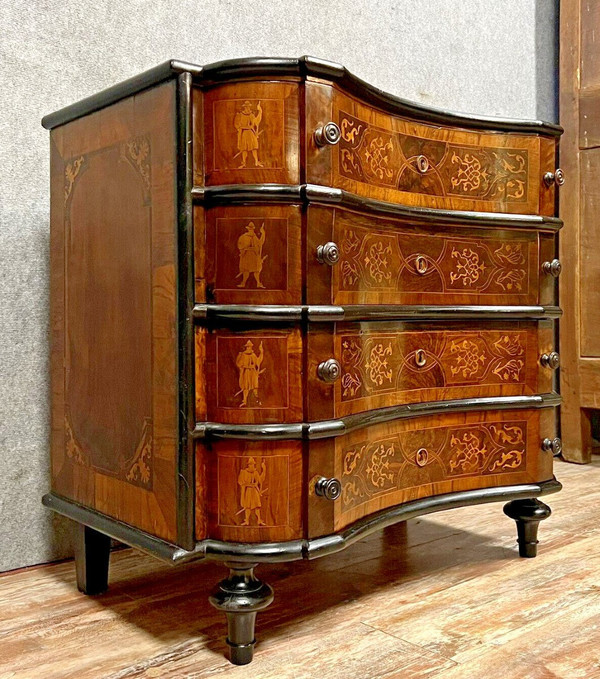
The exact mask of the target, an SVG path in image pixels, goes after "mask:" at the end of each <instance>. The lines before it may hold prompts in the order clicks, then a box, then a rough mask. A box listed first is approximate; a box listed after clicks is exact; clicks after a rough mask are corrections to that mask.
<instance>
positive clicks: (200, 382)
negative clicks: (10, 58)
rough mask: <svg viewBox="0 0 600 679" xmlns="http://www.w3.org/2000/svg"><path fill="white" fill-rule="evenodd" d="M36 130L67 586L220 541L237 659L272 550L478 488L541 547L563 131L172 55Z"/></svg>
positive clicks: (318, 73) (302, 545)
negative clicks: (45, 221)
mask: <svg viewBox="0 0 600 679" xmlns="http://www.w3.org/2000/svg"><path fill="white" fill-rule="evenodd" d="M44 124H45V126H46V127H48V128H50V129H51V130H52V132H51V189H52V214H51V225H52V236H51V238H52V241H51V255H52V263H51V264H52V290H51V307H52V492H51V493H50V494H49V495H48V496H46V497H45V498H44V501H45V503H46V504H47V505H48V506H50V507H52V508H54V509H55V510H56V511H59V512H61V513H63V514H66V515H67V516H71V517H72V518H74V519H76V520H77V521H78V522H79V523H80V525H81V526H82V528H81V530H80V539H79V543H78V544H79V547H78V577H79V585H80V588H81V589H83V590H84V591H88V592H92V591H98V590H101V589H103V588H104V587H105V586H106V572H105V569H104V568H103V567H100V568H98V566H97V564H98V563H102V564H104V563H106V568H107V564H108V549H109V545H110V543H109V541H108V540H107V538H106V537H105V536H112V537H115V538H117V539H120V540H122V541H124V542H126V543H128V544H131V545H134V546H137V547H139V548H142V549H145V550H147V551H149V552H151V553H153V554H155V555H157V556H159V557H161V558H164V559H166V560H167V561H171V562H173V561H175V562H178V561H185V560H189V559H192V558H202V557H206V558H217V559H222V560H223V561H226V562H227V563H228V564H229V566H230V568H231V574H230V577H229V578H228V579H226V580H225V581H223V583H221V585H220V588H219V589H218V590H217V592H216V594H215V595H214V596H213V597H212V598H211V602H212V603H213V605H215V606H216V607H217V608H219V609H222V610H224V611H225V612H226V614H227V616H228V620H229V635H228V641H229V643H230V646H231V649H232V651H231V656H232V660H233V662H236V663H240V664H242V663H245V662H249V661H250V659H251V657H252V648H253V643H254V633H253V626H254V617H255V616H256V612H257V611H258V610H260V609H261V608H264V606H266V605H268V603H270V601H271V599H272V591H271V589H270V588H269V587H268V585H265V584H264V583H261V582H260V581H259V580H257V579H256V577H255V576H254V573H253V567H254V566H255V565H256V564H257V563H260V562H262V561H283V560H289V559H297V558H302V557H304V558H313V557H316V556H321V555H325V554H327V553H331V552H333V551H337V550H339V549H342V548H343V547H345V546H346V545H348V544H350V543H351V542H353V541H355V540H357V539H359V538H360V537H361V536H363V535H365V534H367V533H368V532H370V531H372V530H375V529H377V528H379V527H382V526H385V525H387V524H389V523H392V522H394V521H400V520H404V519H407V518H410V517H412V516H416V515H418V514H422V513H427V512H431V511H437V510H439V509H445V508H449V507H454V506H459V505H462V504H476V503H478V502H490V501H494V500H511V502H510V503H509V504H508V505H507V507H506V508H505V511H506V513H507V514H508V515H509V516H511V517H512V518H514V519H516V520H517V525H518V528H519V543H520V551H521V554H522V555H524V556H532V555H534V554H535V545H536V544H537V540H536V530H537V525H538V523H539V521H540V520H541V519H542V518H545V516H547V515H548V514H549V510H548V508H546V506H545V505H543V504H542V503H541V502H539V501H538V500H537V499H535V498H537V497H538V496H540V495H543V494H545V493H550V492H553V491H556V490H558V489H559V488H560V484H559V483H558V482H557V481H556V480H555V479H554V477H553V473H552V454H553V453H554V454H558V453H560V447H561V446H560V440H559V439H558V438H557V431H556V417H555V414H556V411H555V408H556V406H557V405H558V403H559V397H558V395H557V388H556V384H555V380H556V376H555V372H554V371H555V369H556V368H557V367H558V362H559V358H558V354H557V353H556V346H555V336H556V333H555V328H554V324H555V319H556V318H557V317H558V316H559V315H560V310H559V309H558V307H557V289H556V287H557V286H556V277H557V276H558V274H559V273H560V263H559V262H558V260H557V259H555V253H556V234H557V232H558V229H559V228H560V226H561V223H560V221H559V220H558V219H557V218H556V217H555V214H556V200H557V195H556V194H557V186H559V185H561V184H562V183H563V181H564V179H563V176H562V173H561V171H560V170H558V169H557V168H556V157H557V147H556V140H557V137H558V135H559V134H560V128H558V127H557V126H553V125H549V124H544V123H539V122H537V121H533V122H522V121H499V120H494V121H486V120H480V119H476V118H471V117H468V116H459V115H453V114H448V113H443V112H440V111H435V110H428V109H424V108H420V107H419V106H417V105H414V104H410V103H408V102H405V101H403V100H399V99H396V98H395V97H393V96H391V95H387V94H385V93H382V92H381V91H379V90H376V89H375V88H372V87H370V86H369V85H367V84H366V83H363V82H362V81H360V80H358V79H357V78H355V77H354V76H352V75H350V74H349V73H348V72H347V71H346V70H345V69H343V67H340V66H338V65H336V64H332V63H329V62H323V61H320V60H315V59H311V58H309V57H304V58H302V59H299V60H273V59H263V60H261V59H257V60H242V61H236V62H223V63H220V64H215V65H213V66H209V67H205V68H201V67H196V66H192V65H190V64H184V63H182V62H174V61H172V62H167V64H164V65H162V66H159V67H157V68H156V69H154V70H153V71H150V72H148V73H145V74H142V75H141V76H138V77H137V78H134V79H132V80H131V81H128V82H127V83H123V84H122V85H119V86H116V87H114V88H111V89H110V90H107V91H105V92H103V93H101V94H99V95H96V96H95V97H91V98H90V99H88V100H84V101H83V102H80V103H79V104H75V105H73V106H71V107H67V108H66V109H64V110H63V111H59V112H58V113H55V114H52V115H50V116H48V117H47V118H45V119H44ZM544 508H545V509H544ZM92 557H93V558H94V560H95V563H96V566H94V567H92V566H91V565H90V564H91V559H92ZM98 559H99V560H100V561H98Z"/></svg>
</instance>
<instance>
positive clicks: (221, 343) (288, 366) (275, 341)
mask: <svg viewBox="0 0 600 679" xmlns="http://www.w3.org/2000/svg"><path fill="white" fill-rule="evenodd" d="M196 356H197V359H196V369H197V375H198V380H197V402H196V411H197V415H196V417H197V419H198V420H202V419H208V420H210V421H217V422H231V423H236V422H237V423H242V422H248V423H251V422H295V421H301V420H302V372H301V367H300V366H301V356H302V342H301V336H300V331H299V330H298V329H289V330H281V329H277V328H274V329H272V330H264V329H261V330H245V331H239V332H236V331H230V330H225V329H217V330H214V331H211V332H207V331H204V330H203V329H201V328H198V329H197V331H196ZM204 371H206V372H204ZM204 375H206V377H203V376H204Z"/></svg>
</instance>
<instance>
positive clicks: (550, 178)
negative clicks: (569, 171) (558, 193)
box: [544, 167, 565, 186]
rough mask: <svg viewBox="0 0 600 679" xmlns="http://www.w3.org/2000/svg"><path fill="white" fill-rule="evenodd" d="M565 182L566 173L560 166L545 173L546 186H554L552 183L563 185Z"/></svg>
mask: <svg viewBox="0 0 600 679" xmlns="http://www.w3.org/2000/svg"><path fill="white" fill-rule="evenodd" d="M564 183H565V173H564V172H563V171H562V170H561V169H560V167H559V168H557V169H556V170H555V171H554V172H546V174H544V184H546V186H552V184H556V186H562V185H563V184H564Z"/></svg>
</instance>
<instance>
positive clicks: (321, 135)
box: [315, 122, 342, 146]
mask: <svg viewBox="0 0 600 679" xmlns="http://www.w3.org/2000/svg"><path fill="white" fill-rule="evenodd" d="M341 136H342V133H341V132H340V128H339V127H338V126H337V125H336V124H335V123H333V122H329V123H325V125H321V126H320V127H317V129H316V130H315V143H316V145H317V146H327V145H328V144H329V145H330V146H335V144H337V143H338V141H339V140H340V137H341Z"/></svg>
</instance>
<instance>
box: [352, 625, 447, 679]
mask: <svg viewBox="0 0 600 679" xmlns="http://www.w3.org/2000/svg"><path fill="white" fill-rule="evenodd" d="M360 624H361V625H364V626H365V627H368V628H369V629H371V630H372V631H373V632H380V633H381V634H385V635H386V636H388V637H391V638H392V639H396V640H397V641H401V642H402V643H403V644H406V645H407V646H410V647H411V648H414V649H415V650H417V651H418V652H419V653H425V654H427V655H429V656H433V657H436V658H441V659H443V660H446V661H448V662H451V663H452V664H453V665H455V666H458V665H460V663H459V662H458V661H456V660H454V659H453V658H449V657H448V656H447V655H444V654H443V653H439V652H438V651H432V650H430V649H428V648H424V647H423V646H421V644H415V643H413V642H412V641H408V640H407V639H405V638H404V637H399V636H398V635H397V634H392V633H391V632H386V631H385V630H383V629H381V628H379V627H374V626H373V625H370V624H369V623H368V622H364V621H363V620H360ZM445 669H448V668H445ZM432 676H433V675H432Z"/></svg>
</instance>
